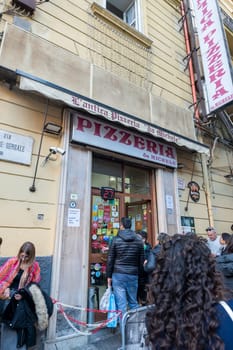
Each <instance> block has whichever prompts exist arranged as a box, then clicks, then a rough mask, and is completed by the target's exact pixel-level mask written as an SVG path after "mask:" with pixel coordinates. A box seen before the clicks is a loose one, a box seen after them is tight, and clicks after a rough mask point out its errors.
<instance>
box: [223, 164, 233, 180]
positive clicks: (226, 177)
mask: <svg viewBox="0 0 233 350" xmlns="http://www.w3.org/2000/svg"><path fill="white" fill-rule="evenodd" d="M229 168H230V173H229V174H227V175H224V177H225V179H227V180H233V169H232V168H231V167H229Z"/></svg>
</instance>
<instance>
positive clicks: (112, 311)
mask: <svg viewBox="0 0 233 350" xmlns="http://www.w3.org/2000/svg"><path fill="white" fill-rule="evenodd" d="M108 309H109V311H108V316H107V319H108V320H109V322H108V323H107V327H109V328H116V327H117V319H118V313H117V312H116V301H115V295H114V293H113V292H112V291H111V293H110V296H109V305H108Z"/></svg>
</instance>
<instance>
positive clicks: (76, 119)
mask: <svg viewBox="0 0 233 350" xmlns="http://www.w3.org/2000/svg"><path fill="white" fill-rule="evenodd" d="M72 116H73V129H72V141H73V142H79V143H84V144H88V145H91V146H95V147H98V148H103V149H106V150H109V151H113V152H117V153H121V154H124V155H128V156H132V157H135V158H140V159H143V160H147V161H149V162H153V163H159V164H162V165H165V166H168V167H172V168H176V167H177V156H176V149H175V148H174V147H172V146H170V145H167V144H164V143H162V142H159V141H157V140H155V139H152V138H149V137H146V136H144V135H141V134H139V133H135V132H132V131H131V130H129V129H127V130H126V129H123V128H121V127H118V126H116V125H113V124H110V123H106V122H105V121H102V120H100V119H95V118H93V117H89V116H86V115H84V114H82V113H74V114H72Z"/></svg>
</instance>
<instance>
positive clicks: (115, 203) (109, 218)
mask: <svg viewBox="0 0 233 350" xmlns="http://www.w3.org/2000/svg"><path fill="white" fill-rule="evenodd" d="M119 227H120V218H119V199H117V198H113V199H108V200H104V199H103V198H101V196H96V195H94V196H93V197H92V220H91V252H92V254H101V255H102V257H101V262H97V261H96V262H92V263H91V284H92V285H103V284H105V282H106V261H107V253H108V249H109V244H111V240H112V238H113V237H114V236H116V235H117V233H118V230H119ZM98 260H99V259H98Z"/></svg>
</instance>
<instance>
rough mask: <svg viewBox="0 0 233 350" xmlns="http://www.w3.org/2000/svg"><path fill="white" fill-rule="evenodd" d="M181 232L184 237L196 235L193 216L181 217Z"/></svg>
mask: <svg viewBox="0 0 233 350" xmlns="http://www.w3.org/2000/svg"><path fill="white" fill-rule="evenodd" d="M181 232H182V234H183V235H185V234H187V233H196V230H195V223H194V217H193V216H181Z"/></svg>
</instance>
